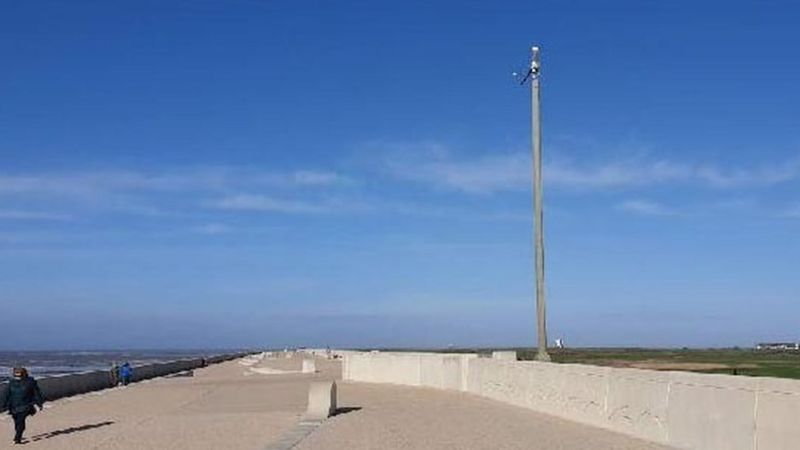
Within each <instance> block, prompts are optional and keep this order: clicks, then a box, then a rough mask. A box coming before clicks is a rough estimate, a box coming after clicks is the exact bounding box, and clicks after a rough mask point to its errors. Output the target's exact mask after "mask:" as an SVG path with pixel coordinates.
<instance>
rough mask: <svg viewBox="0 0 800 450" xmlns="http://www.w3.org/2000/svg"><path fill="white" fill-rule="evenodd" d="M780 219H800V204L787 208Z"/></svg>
mask: <svg viewBox="0 0 800 450" xmlns="http://www.w3.org/2000/svg"><path fill="white" fill-rule="evenodd" d="M780 217H783V218H786V219H800V204H799V205H794V206H791V207H789V208H787V209H786V210H784V211H783V212H781V214H780Z"/></svg>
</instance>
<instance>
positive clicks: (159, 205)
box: [0, 166, 358, 220]
mask: <svg viewBox="0 0 800 450" xmlns="http://www.w3.org/2000/svg"><path fill="white" fill-rule="evenodd" d="M357 184H358V183H357V182H356V181H355V180H354V179H353V178H351V177H349V176H347V175H344V174H341V173H339V172H335V171H330V170H310V169H304V170H294V171H283V172H281V171H274V170H268V169H257V168H245V167H229V166H215V167H209V166H206V167H190V168H187V167H183V168H181V167H179V168H172V169H162V170H155V171H134V170H105V171H73V172H51V173H26V174H2V173H0V198H2V199H4V200H7V201H9V204H14V205H16V204H26V205H35V206H36V205H38V206H41V207H42V208H44V209H46V208H48V207H51V206H52V205H57V206H59V207H63V208H62V209H65V210H68V211H70V213H71V214H72V213H74V214H72V215H81V214H83V213H86V212H102V213H111V214H126V215H138V216H148V217H167V216H171V217H177V216H179V215H181V214H182V212H184V211H186V210H192V209H194V208H196V207H197V204H198V203H201V202H202V201H203V199H205V198H209V197H210V196H218V197H223V198H224V199H225V200H224V201H221V203H220V205H219V206H220V207H221V208H226V209H240V210H245V209H260V210H272V211H282V212H293V213H298V212H312V211H317V210H319V209H320V207H317V206H314V205H304V204H302V203H300V202H288V201H280V200H275V199H273V200H272V201H269V200H268V199H267V197H264V198H261V199H260V200H259V199H256V198H253V197H248V196H241V195H239V196H237V194H238V193H241V192H253V191H255V192H259V193H263V192H269V193H271V194H272V193H274V194H275V195H276V196H278V197H279V196H280V194H285V193H292V194H294V195H307V194H313V193H315V192H330V191H336V190H337V189H342V190H344V191H347V190H350V189H352V187H353V186H355V185H357ZM42 208H37V209H42ZM67 217H68V216H66V215H63V216H62V215H56V214H53V213H47V214H44V213H32V212H27V211H16V210H14V211H4V212H2V213H1V214H0V219H18V220H21V219H29V220H33V219H39V220H47V219H49V220H65V219H66V218H67Z"/></svg>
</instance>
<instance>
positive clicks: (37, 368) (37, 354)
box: [0, 350, 228, 381]
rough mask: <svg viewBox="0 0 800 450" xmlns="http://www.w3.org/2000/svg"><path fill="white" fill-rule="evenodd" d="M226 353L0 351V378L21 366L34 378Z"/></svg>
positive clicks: (170, 351)
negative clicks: (125, 364) (116, 365)
mask: <svg viewBox="0 0 800 450" xmlns="http://www.w3.org/2000/svg"><path fill="white" fill-rule="evenodd" d="M220 353H228V351H223V350H109V351H27V352H10V351H0V381H5V380H7V379H8V378H9V377H10V376H11V369H12V368H13V367H15V366H22V367H25V368H27V369H28V372H30V374H31V375H33V376H34V377H36V378H41V377H49V376H54V375H64V374H70V373H77V372H86V371H90V370H109V369H110V368H111V365H112V364H114V363H118V364H121V363H123V362H126V361H128V362H130V363H131V364H132V365H134V366H135V365H140V364H149V363H156V362H165V361H173V360H176V359H182V358H196V357H200V356H210V355H218V354H220Z"/></svg>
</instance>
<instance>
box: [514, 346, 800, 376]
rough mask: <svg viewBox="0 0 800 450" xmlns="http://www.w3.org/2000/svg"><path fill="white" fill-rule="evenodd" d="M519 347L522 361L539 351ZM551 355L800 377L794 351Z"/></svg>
mask: <svg viewBox="0 0 800 450" xmlns="http://www.w3.org/2000/svg"><path fill="white" fill-rule="evenodd" d="M516 350H517V352H518V353H517V354H518V356H519V358H520V359H523V360H530V359H533V358H534V356H535V354H536V351H535V350H534V349H530V348H520V349H516ZM550 356H551V358H552V360H553V361H554V362H559V363H580V364H595V365H601V366H612V367H639V368H647V369H655V370H687V371H691V372H701V373H724V374H729V375H732V374H736V375H743V376H757V377H779V378H796V379H800V352H791V351H756V350H751V349H736V348H731V349H663V350H662V349H643V348H597V349H563V350H559V349H553V350H551V354H550Z"/></svg>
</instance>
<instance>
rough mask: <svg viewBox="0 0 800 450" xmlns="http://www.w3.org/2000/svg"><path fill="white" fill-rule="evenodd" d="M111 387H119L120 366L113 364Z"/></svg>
mask: <svg viewBox="0 0 800 450" xmlns="http://www.w3.org/2000/svg"><path fill="white" fill-rule="evenodd" d="M110 375H111V386H117V385H118V384H119V364H117V363H113V364H111V373H110Z"/></svg>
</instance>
